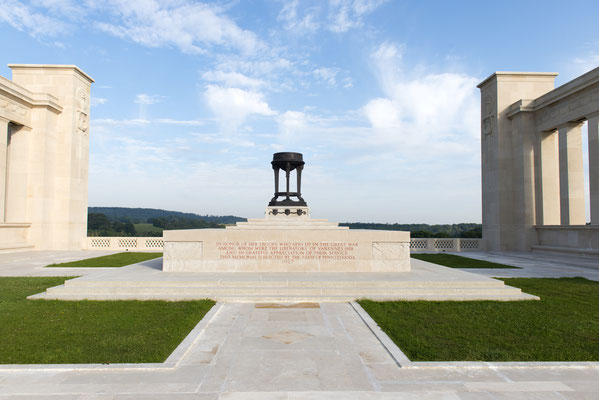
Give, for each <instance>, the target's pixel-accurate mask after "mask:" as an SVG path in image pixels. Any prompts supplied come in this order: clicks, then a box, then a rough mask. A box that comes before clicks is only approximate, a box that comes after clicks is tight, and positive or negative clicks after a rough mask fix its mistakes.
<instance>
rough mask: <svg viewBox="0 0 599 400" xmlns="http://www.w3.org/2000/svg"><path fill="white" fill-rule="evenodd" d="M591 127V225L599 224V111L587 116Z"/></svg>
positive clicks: (589, 127)
mask: <svg viewBox="0 0 599 400" xmlns="http://www.w3.org/2000/svg"><path fill="white" fill-rule="evenodd" d="M587 121H588V129H589V188H590V192H591V194H590V197H591V199H590V200H591V225H599V113H595V114H593V115H590V116H588V117H587Z"/></svg>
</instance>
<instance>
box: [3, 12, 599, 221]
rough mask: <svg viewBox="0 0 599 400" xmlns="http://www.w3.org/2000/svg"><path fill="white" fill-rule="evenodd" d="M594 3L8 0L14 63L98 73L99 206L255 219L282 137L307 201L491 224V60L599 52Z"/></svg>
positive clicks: (94, 157)
mask: <svg viewBox="0 0 599 400" xmlns="http://www.w3.org/2000/svg"><path fill="white" fill-rule="evenodd" d="M598 12H599V2H597V1H567V2H565V1H560V2H556V1H542V2H541V1H538V2H535V1H503V2H481V1H456V2H451V1H379V0H329V1H325V0H320V1H277V0H264V1H253V0H247V1H222V2H219V1H217V2H195V1H185V0H164V1H150V0H127V1H121V0H114V1H113V0H108V1H96V0H79V1H76V0H39V1H37V0H33V1H28V2H27V1H17V0H0V43H1V44H2V50H3V51H2V56H0V61H1V62H0V64H1V65H0V75H2V76H5V77H9V78H10V70H9V69H8V67H6V64H8V63H40V64H75V65H77V66H79V67H80V68H81V69H82V70H83V71H85V72H86V73H88V74H89V75H90V76H92V77H93V78H94V79H95V81H96V82H95V83H94V84H93V86H92V110H91V121H92V125H91V132H90V133H91V136H90V137H91V141H90V177H89V204H90V205H91V206H126V207H154V208H164V209H170V210H178V211H186V212H196V213H200V214H234V215H239V216H244V217H259V216H261V215H262V214H263V210H264V207H265V206H266V204H267V202H268V200H269V199H270V197H272V191H273V183H272V180H273V179H272V170H271V169H270V164H269V162H270V160H271V159H272V153H274V152H277V151H297V152H301V153H303V154H304V159H305V160H306V162H307V166H306V168H305V170H304V181H303V188H302V189H303V190H302V191H303V194H304V198H305V199H306V201H307V202H308V205H309V206H310V207H311V210H312V215H313V216H315V217H320V218H329V219H331V220H335V221H364V222H399V223H417V222H424V223H455V222H480V220H481V205H480V201H481V200H480V139H479V134H480V133H479V129H480V127H479V114H480V110H479V108H480V106H479V101H480V100H479V92H478V89H477V88H476V84H478V83H479V82H480V81H482V80H483V79H484V78H485V77H487V76H488V75H490V74H491V73H493V72H494V71H498V70H499V71H506V70H515V71H555V72H559V73H560V75H559V76H558V78H557V84H558V85H559V84H563V83H565V82H567V81H569V80H570V79H572V78H574V77H576V76H578V75H580V74H581V73H583V72H586V71H588V70H590V69H592V68H595V67H597V66H599V24H598V23H597V19H596V16H597V14H598Z"/></svg>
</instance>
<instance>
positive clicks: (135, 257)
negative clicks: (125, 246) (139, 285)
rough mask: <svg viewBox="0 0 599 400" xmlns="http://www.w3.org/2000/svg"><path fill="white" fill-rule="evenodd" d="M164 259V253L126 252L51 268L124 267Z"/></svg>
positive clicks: (52, 265)
mask: <svg viewBox="0 0 599 400" xmlns="http://www.w3.org/2000/svg"><path fill="white" fill-rule="evenodd" d="M158 257H162V253H136V252H125V253H117V254H111V255H109V256H102V257H94V258H86V259H85V260H78V261H72V262H67V263H61V264H50V265H46V267H50V268H56V267H59V268H97V267H123V266H125V265H131V264H135V263H138V262H142V261H146V260H151V259H153V258H158Z"/></svg>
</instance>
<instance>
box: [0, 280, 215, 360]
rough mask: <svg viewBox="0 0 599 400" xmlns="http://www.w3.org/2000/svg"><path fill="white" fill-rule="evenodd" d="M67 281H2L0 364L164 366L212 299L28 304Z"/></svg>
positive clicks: (209, 306)
mask: <svg viewBox="0 0 599 400" xmlns="http://www.w3.org/2000/svg"><path fill="white" fill-rule="evenodd" d="M66 279H71V278H65V277H60V278H56V277H52V278H46V277H44V278H37V277H36V278H0V337H1V338H2V340H0V364H38V363H39V364H65V363H149V362H163V361H164V360H165V359H166V358H167V357H168V356H169V354H170V353H171V352H172V351H173V350H174V349H175V348H176V347H177V345H179V343H180V342H181V341H182V340H183V339H184V338H185V336H187V334H188V333H189V332H190V331H191V329H193V327H194V326H195V325H196V324H197V323H198V321H200V319H202V317H203V316H204V314H206V312H208V310H210V308H211V307H212V306H213V305H214V302H213V301H211V300H200V301H185V302H166V301H58V300H51V301H46V300H26V296H29V295H32V294H35V293H40V292H43V291H44V290H46V288H48V287H51V286H57V285H60V284H62V283H63V282H64V281H65V280H66Z"/></svg>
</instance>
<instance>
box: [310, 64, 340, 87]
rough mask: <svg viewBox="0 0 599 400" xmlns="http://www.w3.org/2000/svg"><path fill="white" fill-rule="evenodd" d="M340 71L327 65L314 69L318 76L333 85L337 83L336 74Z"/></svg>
mask: <svg viewBox="0 0 599 400" xmlns="http://www.w3.org/2000/svg"><path fill="white" fill-rule="evenodd" d="M338 72H339V71H338V70H337V69H335V68H325V67H320V68H316V69H315V70H314V71H312V73H313V74H314V76H316V78H318V79H321V80H323V81H325V82H326V83H328V84H329V85H331V86H335V85H336V84H337V80H336V76H337V73H338Z"/></svg>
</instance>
